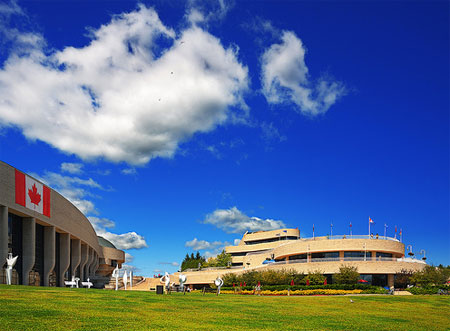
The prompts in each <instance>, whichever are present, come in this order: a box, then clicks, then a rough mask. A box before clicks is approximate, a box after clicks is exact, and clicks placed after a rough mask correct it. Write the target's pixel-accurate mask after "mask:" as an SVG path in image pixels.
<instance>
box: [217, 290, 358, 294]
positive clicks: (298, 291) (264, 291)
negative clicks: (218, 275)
mask: <svg viewBox="0 0 450 331" xmlns="http://www.w3.org/2000/svg"><path fill="white" fill-rule="evenodd" d="M363 292H364V291H363V290H329V289H315V290H292V291H290V292H288V290H280V291H268V290H262V291H261V292H260V294H261V295H288V294H290V295H344V294H360V293H363ZM221 293H223V294H235V293H236V294H243V295H254V294H255V291H254V290H243V291H240V292H234V291H230V290H226V291H221Z"/></svg>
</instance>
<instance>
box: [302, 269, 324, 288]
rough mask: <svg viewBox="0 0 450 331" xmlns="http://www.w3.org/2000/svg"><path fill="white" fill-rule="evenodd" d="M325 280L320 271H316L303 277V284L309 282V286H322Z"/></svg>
mask: <svg viewBox="0 0 450 331" xmlns="http://www.w3.org/2000/svg"><path fill="white" fill-rule="evenodd" d="M325 278H326V277H325V276H324V275H323V273H322V271H320V270H316V271H312V272H309V273H308V276H306V277H305V282H306V280H309V284H310V285H323V283H324V282H325Z"/></svg>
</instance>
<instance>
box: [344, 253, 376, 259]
mask: <svg viewBox="0 0 450 331" xmlns="http://www.w3.org/2000/svg"><path fill="white" fill-rule="evenodd" d="M366 254H367V255H366ZM364 256H367V257H370V256H371V253H370V252H366V253H365V252H344V258H346V257H362V258H364Z"/></svg>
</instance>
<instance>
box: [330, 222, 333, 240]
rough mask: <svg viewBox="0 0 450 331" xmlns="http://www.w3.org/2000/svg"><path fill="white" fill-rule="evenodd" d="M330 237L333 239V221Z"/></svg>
mask: <svg viewBox="0 0 450 331" xmlns="http://www.w3.org/2000/svg"><path fill="white" fill-rule="evenodd" d="M330 238H331V239H333V223H331V226H330Z"/></svg>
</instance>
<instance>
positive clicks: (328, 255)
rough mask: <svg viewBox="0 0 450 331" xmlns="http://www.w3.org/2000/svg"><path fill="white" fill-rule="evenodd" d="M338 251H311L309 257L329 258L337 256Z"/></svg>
mask: <svg viewBox="0 0 450 331" xmlns="http://www.w3.org/2000/svg"><path fill="white" fill-rule="evenodd" d="M338 257H339V252H323V253H312V254H311V258H312V259H331V258H338Z"/></svg>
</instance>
